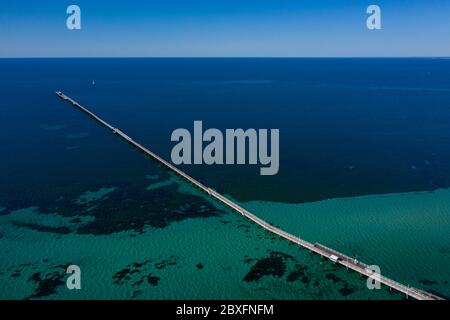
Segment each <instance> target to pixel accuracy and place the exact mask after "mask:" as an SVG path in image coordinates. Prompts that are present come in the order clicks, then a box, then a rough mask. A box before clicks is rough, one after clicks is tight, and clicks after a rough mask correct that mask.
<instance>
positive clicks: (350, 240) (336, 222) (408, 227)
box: [245, 189, 450, 296]
mask: <svg viewBox="0 0 450 320" xmlns="http://www.w3.org/2000/svg"><path fill="white" fill-rule="evenodd" d="M245 206H246V207H247V208H248V209H249V210H250V211H253V212H258V214H259V216H260V217H262V218H264V219H266V220H267V221H270V222H271V223H273V224H275V225H278V226H280V227H281V228H283V229H284V230H286V231H288V232H291V233H293V234H296V235H299V236H300V237H302V238H304V239H306V240H308V241H311V242H320V243H322V244H325V245H327V246H329V247H332V248H335V249H337V250H339V251H342V252H343V253H346V254H347V255H350V256H352V257H355V258H357V259H359V260H361V261H363V262H366V263H368V264H376V265H379V266H380V267H381V272H382V274H384V275H386V276H388V277H392V278H393V279H396V280H398V281H400V282H403V283H404V284H410V285H413V286H417V287H419V288H423V289H427V290H432V291H437V292H440V293H441V294H443V295H446V296H449V295H450V284H449V279H450V190H449V189H441V190H435V191H429V192H412V193H401V194H385V195H370V196H360V197H352V198H340V199H330V200H323V201H319V202H313V203H304V204H284V203H275V202H264V201H253V202H249V203H246V204H245Z"/></svg>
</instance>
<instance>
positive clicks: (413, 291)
mask: <svg viewBox="0 0 450 320" xmlns="http://www.w3.org/2000/svg"><path fill="white" fill-rule="evenodd" d="M56 95H58V97H60V98H61V99H63V100H65V101H68V102H70V103H71V104H72V105H73V106H75V107H76V108H78V109H80V110H81V111H83V112H85V113H86V114H88V115H89V116H90V117H92V118H93V119H95V120H96V121H97V122H99V123H100V124H102V125H103V126H105V127H107V128H108V129H110V130H111V131H112V132H113V133H114V134H117V135H118V136H120V137H122V138H123V139H125V140H126V141H127V142H128V143H129V144H131V145H132V146H134V147H135V148H137V149H139V150H140V151H142V152H144V153H145V154H147V155H149V156H150V157H152V158H153V159H154V160H156V161H158V162H159V163H161V164H162V165H164V166H165V167H166V168H168V169H170V170H171V171H173V172H175V173H176V174H177V175H179V176H181V177H183V178H184V179H186V180H187V181H189V182H190V183H192V184H193V185H195V186H196V187H198V188H199V189H201V190H203V191H204V192H206V193H208V194H209V195H210V196H212V197H213V198H215V199H216V200H218V201H219V202H221V203H222V204H224V205H226V206H228V207H230V208H231V209H233V210H235V211H237V212H238V213H240V214H241V215H243V216H244V217H246V218H247V219H250V220H251V221H253V222H254V223H256V224H258V225H259V226H261V227H262V228H264V229H266V230H267V231H269V232H272V233H274V234H276V235H278V236H280V237H282V238H284V239H287V240H289V241H291V242H293V243H296V244H298V245H299V246H301V247H303V248H305V249H307V250H309V251H311V252H314V253H317V254H318V255H320V256H322V257H324V258H327V259H329V260H331V261H333V262H334V263H338V264H340V265H343V266H345V267H346V268H348V269H352V270H354V271H356V272H358V273H359V274H361V275H363V276H366V277H369V278H372V279H375V280H378V281H380V283H382V284H384V285H386V286H388V287H389V288H391V289H394V290H397V291H399V292H402V293H404V294H405V295H406V296H407V297H412V298H415V299H417V300H444V299H442V298H441V297H439V296H437V295H435V294H432V293H429V292H426V291H423V290H420V289H418V288H414V287H409V286H405V285H403V284H401V283H399V282H396V281H394V280H392V279H389V278H387V277H385V276H383V275H379V274H374V273H373V271H372V269H371V268H370V266H369V265H367V264H365V263H362V262H360V261H357V260H356V259H353V258H351V257H349V256H347V255H345V254H343V253H340V252H338V251H336V250H333V249H331V248H328V247H326V246H324V245H322V244H320V243H311V242H308V241H306V240H303V239H301V238H299V237H297V236H294V235H292V234H290V233H288V232H286V231H284V230H281V229H280V228H277V227H275V226H273V225H271V224H269V223H268V222H266V221H264V220H263V219H261V218H259V217H258V216H256V215H254V214H253V213H251V212H249V211H247V210H246V209H244V208H242V207H241V206H240V205H238V204H236V203H235V202H233V201H231V200H230V199H228V198H226V197H224V196H223V195H221V194H220V193H218V192H217V191H215V190H214V189H211V188H209V187H207V186H205V185H204V184H202V183H201V182H199V181H198V180H196V179H194V178H192V177H191V176H190V175H188V174H186V173H185V172H183V171H182V170H180V169H178V168H177V167H175V166H174V165H172V164H171V163H169V162H168V161H166V160H164V159H163V158H161V157H160V156H158V155H157V154H155V153H154V152H152V151H150V150H149V149H147V148H145V147H144V146H142V145H141V144H139V143H138V142H136V141H134V140H133V139H132V138H130V137H129V136H128V135H126V134H125V133H123V132H122V131H120V130H119V129H117V128H115V127H113V126H112V125H110V124H109V123H108V122H106V121H104V120H103V119H102V118H100V117H99V116H97V115H96V114H94V113H93V112H91V111H89V110H88V109H86V108H85V107H83V106H81V105H80V104H79V103H78V102H76V101H75V100H73V99H72V98H70V97H68V96H66V95H65V94H64V93H62V92H61V91H57V92H56Z"/></svg>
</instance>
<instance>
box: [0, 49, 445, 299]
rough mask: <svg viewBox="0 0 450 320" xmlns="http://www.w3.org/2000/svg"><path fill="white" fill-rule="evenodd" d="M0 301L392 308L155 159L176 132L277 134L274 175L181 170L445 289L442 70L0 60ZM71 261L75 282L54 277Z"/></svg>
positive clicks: (353, 252)
mask: <svg viewBox="0 0 450 320" xmlns="http://www.w3.org/2000/svg"><path fill="white" fill-rule="evenodd" d="M0 72H1V75H2V76H1V77H0V97H1V99H0V112H1V115H2V116H1V117H0V125H1V128H2V131H1V132H2V134H1V135H0V155H1V157H0V244H1V245H0V287H1V288H2V290H1V291H0V298H1V299H11V298H12V299H28V298H30V299H208V298H212V299H404V298H405V297H404V296H403V295H401V294H399V293H395V292H391V291H390V290H389V289H387V288H384V287H383V288H382V289H381V290H369V289H367V287H366V279H364V278H361V277H360V276H359V275H358V274H356V273H353V272H350V271H347V270H345V268H342V267H339V266H337V265H334V264H333V263H331V262H329V261H326V260H323V259H321V258H320V257H317V256H315V255H312V254H311V253H309V252H307V251H305V250H304V249H301V248H299V247H297V246H294V245H293V244H290V243H289V242H287V241H285V240H283V239H280V238H278V237H276V236H274V235H272V234H269V233H267V232H266V231H264V230H262V229H261V228H260V227H258V226H256V225H254V224H252V223H250V222H249V221H247V220H244V219H243V218H242V217H240V216H239V215H238V214H237V213H234V212H231V211H230V210H229V209H227V208H225V207H223V206H222V205H220V204H219V203H216V202H215V201H213V200H212V199H210V198H209V197H208V196H207V195H205V194H202V193H200V192H199V191H198V190H196V189H194V188H193V187H192V186H190V185H188V184H187V183H186V182H184V181H182V180H180V178H178V177H176V176H173V175H172V174H171V173H170V172H167V170H166V169H164V168H162V167H161V166H160V165H159V164H157V163H155V162H154V161H153V160H151V159H149V158H147V157H146V156H144V155H143V154H142V153H140V152H138V151H137V150H135V149H133V148H131V147H130V146H129V145H127V144H126V143H124V142H123V141H122V140H120V139H118V138H117V137H116V136H114V135H112V134H111V133H110V132H109V131H108V130H106V129H105V128H103V127H100V126H99V125H98V124H96V123H95V122H94V121H92V119H90V118H88V117H86V115H84V114H82V113H81V112H79V110H76V109H75V108H73V107H71V106H70V105H69V104H67V103H64V102H62V101H61V100H60V99H59V98H57V97H56V95H55V94H54V93H55V91H57V90H61V91H63V92H64V93H66V94H67V95H69V96H70V97H72V98H74V99H75V100H77V101H78V102H80V103H81V104H82V105H83V106H85V107H88V108H89V109H90V110H92V111H93V112H95V113H97V114H98V115H100V116H101V117H103V118H104V119H105V120H106V121H108V122H110V123H111V124H112V125H114V126H116V127H118V128H120V129H121V130H122V131H123V132H125V133H126V134H128V135H129V136H131V137H133V138H134V139H135V140H136V141H138V142H140V143H141V144H143V145H144V146H146V147H148V148H149V149H150V150H152V151H154V152H156V153H157V154H159V155H161V156H163V157H164V158H165V159H167V160H170V152H171V149H172V147H173V145H174V143H173V142H171V141H170V135H171V133H172V131H173V130H175V129H177V128H188V129H191V128H192V126H193V121H195V120H201V121H203V125H204V126H205V127H211V128H219V129H226V128H243V129H246V128H255V129H259V128H267V129H271V128H276V129H279V130H280V170H279V173H278V174H277V175H274V176H261V175H260V174H259V166H251V165H213V166H206V165H190V166H189V165H184V166H181V168H182V169H183V170H185V171H186V172H188V173H189V174H190V175H192V176H193V177H195V178H196V179H198V180H200V181H201V182H202V183H204V184H206V185H208V186H210V187H213V188H214V189H216V190H217V191H219V192H220V193H222V194H226V195H227V196H229V197H231V198H233V199H235V200H236V201H237V202H239V203H240V204H241V205H242V206H243V207H245V208H247V209H248V210H250V211H251V212H253V213H254V214H256V215H258V216H260V217H262V218H264V219H267V220H268V221H270V222H271V223H273V224H275V225H278V226H281V227H283V228H284V229H286V230H287V231H289V232H291V233H293V234H296V235H300V236H301V237H302V238H304V239H306V240H308V241H311V242H320V243H322V244H324V245H327V246H330V247H332V248H335V249H338V250H340V251H342V252H343V253H345V254H347V255H350V256H352V257H355V258H357V259H358V260H361V261H364V262H366V263H368V264H375V265H379V266H380V268H381V273H382V274H384V275H387V276H389V277H391V278H393V279H394V280H397V281H400V282H402V283H404V284H409V285H412V286H416V287H418V288H421V289H425V290H428V291H430V292H434V293H437V294H439V295H441V296H444V297H449V296H450V284H449V281H450V189H449V188H450V148H448V146H449V145H450V109H449V106H450V80H449V78H448V74H449V72H450V60H448V59H425V58H423V59H419V58H417V59H275V58H273V59H251V58H248V59H237V58H236V59H231V58H230V59H212V58H211V59H202V58H195V59H187V58H186V59H144V58H142V59H140V58H139V59H138V58H134V59H131V58H130V59H100V58H98V59H0ZM69 264H76V265H78V266H80V268H81V271H82V289H81V290H68V289H67V288H66V286H65V280H66V278H67V275H66V274H65V268H66V266H67V265H69Z"/></svg>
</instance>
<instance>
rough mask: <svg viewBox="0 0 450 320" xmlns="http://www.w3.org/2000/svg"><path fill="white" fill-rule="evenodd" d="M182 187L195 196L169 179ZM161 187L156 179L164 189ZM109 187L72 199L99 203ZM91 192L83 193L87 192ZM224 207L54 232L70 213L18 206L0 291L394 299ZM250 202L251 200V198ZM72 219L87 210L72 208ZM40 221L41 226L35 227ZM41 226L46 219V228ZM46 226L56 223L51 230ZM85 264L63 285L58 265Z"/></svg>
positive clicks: (5, 239)
mask: <svg viewBox="0 0 450 320" xmlns="http://www.w3.org/2000/svg"><path fill="white" fill-rule="evenodd" d="M168 181H172V183H175V184H177V185H178V187H177V190H178V192H179V193H182V194H189V195H196V196H202V197H204V195H202V194H201V193H200V192H199V191H198V190H196V189H194V188H193V187H191V186H190V185H188V184H187V183H185V182H180V181H179V179H178V178H175V177H170V178H169V179H168ZM166 187H167V186H166V185H164V184H163V183H161V184H160V187H159V188H161V189H163V188H166ZM108 190H109V191H110V192H111V188H109V189H108V188H102V189H99V190H97V191H96V192H94V191H89V192H86V193H84V194H82V195H80V197H79V199H84V201H86V202H91V203H94V202H95V203H97V205H98V204H100V203H101V202H102V201H106V197H112V196H113V193H112V192H111V193H109V194H108V192H107V191H108ZM88 198H89V199H88ZM212 204H213V205H215V206H218V209H219V210H223V211H222V214H221V215H220V216H218V217H210V218H201V219H198V218H197V219H195V218H193V219H185V220H183V221H181V222H175V223H172V224H171V225H170V226H167V227H165V228H151V227H146V228H145V229H144V230H143V231H142V233H139V234H137V235H136V234H134V233H132V232H118V233H114V234H112V235H80V234H77V233H74V232H67V233H57V232H56V231H55V230H56V229H55V228H64V227H65V228H69V229H70V228H72V227H73V225H74V223H73V222H71V220H72V219H73V218H74V217H70V218H68V217H62V216H61V215H57V214H43V213H40V212H39V211H38V208H35V207H31V208H24V209H20V210H16V211H13V212H11V213H9V214H7V215H3V216H0V232H1V235H2V238H1V243H2V250H1V252H0V256H1V259H0V286H1V287H2V288H3V290H2V291H1V292H0V298H2V299H6V298H13V299H22V298H46V299H105V298H106V299H111V298H117V299H272V298H274V299H336V298H337V299H400V298H402V296H401V295H400V294H396V293H391V292H389V291H388V290H387V289H386V288H383V289H382V290H375V291H371V290H368V289H367V288H366V286H365V285H366V282H365V279H363V278H360V277H359V276H358V275H357V274H356V273H352V272H348V271H346V270H345V269H344V268H341V267H338V266H336V265H334V264H332V263H331V262H329V261H327V260H323V259H321V258H319V257H318V256H316V255H312V254H311V253H309V252H308V251H306V250H303V249H301V248H299V247H297V246H295V245H292V244H290V243H288V242H287V241H285V240H283V239H280V238H279V237H276V236H274V235H272V234H270V233H268V232H266V231H264V230H262V229H261V228H259V227H257V226H255V225H254V224H252V223H250V222H248V221H247V220H246V219H244V218H242V217H241V216H240V215H239V214H236V213H234V212H229V211H228V210H227V209H226V208H223V207H222V206H221V205H219V204H218V203H215V202H213V203H212ZM249 207H253V204H250V205H249ZM75 218H79V219H80V220H81V221H78V222H77V223H76V224H83V223H89V222H90V221H92V217H89V216H79V217H75ZM34 224H36V225H39V226H41V229H37V228H32V227H30V226H32V225H34ZM43 226H46V227H48V229H44V227H43ZM50 228H53V229H50ZM67 264H77V265H79V266H80V267H81V270H82V290H79V291H69V290H67V289H66V288H65V285H64V281H65V279H66V276H65V275H64V268H65V266H66V265H67Z"/></svg>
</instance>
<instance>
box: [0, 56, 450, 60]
mask: <svg viewBox="0 0 450 320" xmlns="http://www.w3.org/2000/svg"><path fill="white" fill-rule="evenodd" d="M0 59H450V56H37V57H27V56H18V57H13V56H6V57H1V56H0Z"/></svg>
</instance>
